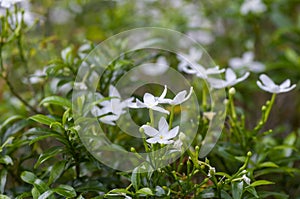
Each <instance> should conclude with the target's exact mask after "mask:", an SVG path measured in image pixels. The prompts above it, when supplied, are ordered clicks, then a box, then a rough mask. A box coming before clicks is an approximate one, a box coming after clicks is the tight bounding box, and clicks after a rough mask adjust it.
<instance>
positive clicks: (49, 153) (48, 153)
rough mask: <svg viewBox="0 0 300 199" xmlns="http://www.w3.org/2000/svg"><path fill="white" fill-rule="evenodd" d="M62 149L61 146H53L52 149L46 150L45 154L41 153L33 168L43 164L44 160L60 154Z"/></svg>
mask: <svg viewBox="0 0 300 199" xmlns="http://www.w3.org/2000/svg"><path fill="white" fill-rule="evenodd" d="M63 150H64V149H63V148H62V147H61V146H55V147H52V148H50V149H48V150H46V151H45V152H43V153H42V154H41V155H40V157H39V159H38V160H37V162H36V163H35V165H34V168H37V167H38V166H39V165H40V164H42V163H43V162H45V161H46V160H48V159H50V158H52V157H54V156H56V155H57V154H59V153H61V152H62V151H63Z"/></svg>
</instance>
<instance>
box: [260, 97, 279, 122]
mask: <svg viewBox="0 0 300 199" xmlns="http://www.w3.org/2000/svg"><path fill="white" fill-rule="evenodd" d="M275 98H276V93H273V95H272V98H271V101H270V102H269V104H268V106H267V110H266V113H265V115H264V119H263V122H264V123H265V122H267V120H268V118H269V115H270V112H271V110H272V107H273V104H274V102H275Z"/></svg>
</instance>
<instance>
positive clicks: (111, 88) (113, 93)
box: [109, 85, 121, 98]
mask: <svg viewBox="0 0 300 199" xmlns="http://www.w3.org/2000/svg"><path fill="white" fill-rule="evenodd" d="M109 97H118V98H121V96H120V93H119V91H118V90H117V89H116V87H114V86H113V85H110V86H109Z"/></svg>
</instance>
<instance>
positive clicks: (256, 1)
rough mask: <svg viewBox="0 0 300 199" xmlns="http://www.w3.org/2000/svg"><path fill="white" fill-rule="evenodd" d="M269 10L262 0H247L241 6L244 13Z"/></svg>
mask: <svg viewBox="0 0 300 199" xmlns="http://www.w3.org/2000/svg"><path fill="white" fill-rule="evenodd" d="M266 10H267V7H266V5H265V4H264V3H263V2H262V1H261V0H245V1H244V3H243V4H242V6H241V9H240V12H241V14H242V15H247V14H249V13H263V12H265V11H266Z"/></svg>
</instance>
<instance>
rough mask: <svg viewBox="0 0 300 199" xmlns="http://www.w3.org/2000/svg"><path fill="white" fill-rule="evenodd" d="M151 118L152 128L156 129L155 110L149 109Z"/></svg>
mask: <svg viewBox="0 0 300 199" xmlns="http://www.w3.org/2000/svg"><path fill="white" fill-rule="evenodd" d="M149 117H150V125H151V126H152V127H154V114H153V110H152V109H149Z"/></svg>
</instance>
